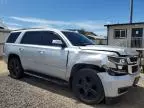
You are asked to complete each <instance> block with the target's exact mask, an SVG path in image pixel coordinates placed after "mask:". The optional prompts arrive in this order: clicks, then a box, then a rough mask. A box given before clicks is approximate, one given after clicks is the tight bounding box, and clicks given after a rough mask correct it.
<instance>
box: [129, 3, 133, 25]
mask: <svg viewBox="0 0 144 108" xmlns="http://www.w3.org/2000/svg"><path fill="white" fill-rule="evenodd" d="M130 23H133V0H130Z"/></svg>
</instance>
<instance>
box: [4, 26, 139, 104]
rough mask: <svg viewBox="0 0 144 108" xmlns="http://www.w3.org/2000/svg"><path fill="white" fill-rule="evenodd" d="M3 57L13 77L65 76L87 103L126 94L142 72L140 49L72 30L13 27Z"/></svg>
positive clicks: (77, 95)
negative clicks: (96, 41) (100, 42)
mask: <svg viewBox="0 0 144 108" xmlns="http://www.w3.org/2000/svg"><path fill="white" fill-rule="evenodd" d="M3 57H4V60H5V62H6V63H7V64H8V70H9V72H10V76H11V77H12V78H15V79H19V78H22V77H23V75H24V72H27V73H31V74H35V75H39V76H43V77H47V76H51V77H53V78H55V79H61V80H64V81H66V82H68V83H69V85H70V87H71V88H72V90H73V92H74V94H75V95H76V97H77V98H78V99H80V100H81V101H83V102H85V103H87V104H94V103H100V102H101V101H102V100H103V99H111V98H115V97H118V96H120V95H122V94H125V93H126V92H127V91H128V89H129V88H130V87H131V86H133V85H134V84H136V83H137V82H138V79H139V74H140V70H139V59H138V57H137V53H136V52H134V51H132V50H130V49H124V48H119V47H109V46H99V45H95V44H94V43H93V42H92V41H90V40H89V39H88V38H87V37H85V36H83V35H82V34H79V33H76V32H71V31H68V30H62V31H61V30H56V29H48V28H45V29H23V30H17V31H13V32H11V34H10V36H9V37H8V39H7V41H6V43H5V45H4V53H3Z"/></svg>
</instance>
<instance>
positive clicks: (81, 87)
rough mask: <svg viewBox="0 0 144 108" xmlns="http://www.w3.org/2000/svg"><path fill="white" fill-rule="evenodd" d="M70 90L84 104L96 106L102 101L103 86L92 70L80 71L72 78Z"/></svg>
mask: <svg viewBox="0 0 144 108" xmlns="http://www.w3.org/2000/svg"><path fill="white" fill-rule="evenodd" d="M72 89H73V92H74V94H75V95H76V97H77V98H78V99H80V100H81V101H82V102H84V103H86V104H98V103H100V102H101V101H102V100H103V99H104V89H103V85H102V83H101V80H100V78H99V77H98V75H97V72H96V71H95V70H94V69H89V68H85V69H80V70H79V71H78V72H77V73H76V75H75V76H74V77H73V82H72Z"/></svg>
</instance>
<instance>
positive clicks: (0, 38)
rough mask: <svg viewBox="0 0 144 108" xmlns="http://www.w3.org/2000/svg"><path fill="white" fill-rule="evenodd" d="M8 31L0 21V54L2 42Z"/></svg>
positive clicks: (0, 52) (0, 54)
mask: <svg viewBox="0 0 144 108" xmlns="http://www.w3.org/2000/svg"><path fill="white" fill-rule="evenodd" d="M9 33H10V30H8V29H7V27H6V26H5V25H4V24H3V23H2V22H0V56H2V51H3V44H4V42H5V39H6V38H7V37H8V35H9Z"/></svg>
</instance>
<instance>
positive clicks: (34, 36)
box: [21, 31, 42, 45]
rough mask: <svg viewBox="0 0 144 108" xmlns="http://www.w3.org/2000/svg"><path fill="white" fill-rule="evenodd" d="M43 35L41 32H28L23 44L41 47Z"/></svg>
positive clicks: (22, 41)
mask: <svg viewBox="0 0 144 108" xmlns="http://www.w3.org/2000/svg"><path fill="white" fill-rule="evenodd" d="M41 40H42V38H41V34H40V32H35V31H29V32H26V33H25V34H24V36H23V38H22V40H21V43H22V44H33V45H40V44H41Z"/></svg>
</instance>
